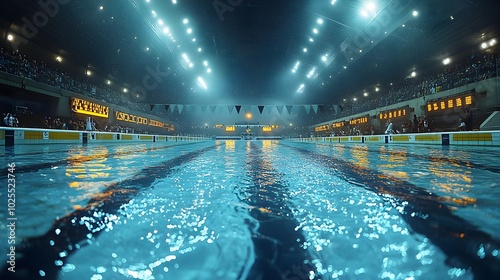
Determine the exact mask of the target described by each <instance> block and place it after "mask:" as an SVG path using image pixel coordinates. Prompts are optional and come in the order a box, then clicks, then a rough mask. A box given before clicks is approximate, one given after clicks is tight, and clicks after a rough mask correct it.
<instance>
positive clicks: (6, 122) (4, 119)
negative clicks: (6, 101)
mask: <svg viewBox="0 0 500 280" xmlns="http://www.w3.org/2000/svg"><path fill="white" fill-rule="evenodd" d="M9 119H10V113H7V114H4V117H3V125H4V126H9Z"/></svg>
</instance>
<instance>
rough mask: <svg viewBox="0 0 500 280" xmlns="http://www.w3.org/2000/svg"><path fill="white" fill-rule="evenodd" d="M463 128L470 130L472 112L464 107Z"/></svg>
mask: <svg viewBox="0 0 500 280" xmlns="http://www.w3.org/2000/svg"><path fill="white" fill-rule="evenodd" d="M464 122H465V130H467V131H471V130H472V113H471V111H470V109H469V108H467V109H465V118H464Z"/></svg>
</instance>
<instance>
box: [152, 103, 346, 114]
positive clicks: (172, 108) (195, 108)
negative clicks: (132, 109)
mask: <svg viewBox="0 0 500 280" xmlns="http://www.w3.org/2000/svg"><path fill="white" fill-rule="evenodd" d="M148 105H149V109H150V111H151V112H153V111H154V110H155V109H158V108H159V107H158V105H163V106H164V107H165V111H166V112H167V113H168V112H170V113H175V112H176V110H177V112H178V113H179V114H181V113H183V112H185V113H197V112H201V113H207V112H211V113H216V112H218V113H224V109H223V108H227V110H228V112H229V114H232V113H233V111H234V109H236V112H237V113H238V114H240V113H241V110H242V109H243V110H244V111H245V112H256V111H257V110H258V112H259V114H261V115H262V114H263V113H264V111H266V112H267V113H268V114H271V113H272V112H273V109H274V108H276V110H277V111H278V114H280V115H282V114H283V113H285V114H292V112H296V113H302V112H304V111H301V110H302V109H301V108H304V110H305V113H306V114H311V110H312V111H313V112H314V114H318V112H319V113H320V114H324V113H339V112H342V111H343V109H344V108H343V106H342V105H340V104H326V105H324V104H303V105H224V106H220V105H200V104H148ZM284 110H286V111H285V112H283V111H284ZM294 110H295V111H294ZM297 110H298V111H297ZM330 111H332V112H330Z"/></svg>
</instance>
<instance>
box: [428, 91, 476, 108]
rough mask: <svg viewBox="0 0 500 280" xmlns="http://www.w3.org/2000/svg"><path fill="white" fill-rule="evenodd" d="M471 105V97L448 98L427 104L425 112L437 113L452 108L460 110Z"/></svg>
mask: <svg viewBox="0 0 500 280" xmlns="http://www.w3.org/2000/svg"><path fill="white" fill-rule="evenodd" d="M470 105H472V95H470V94H469V95H464V96H458V97H450V98H446V99H443V100H435V101H431V102H428V103H427V112H429V113H430V112H438V111H444V110H449V109H454V108H462V107H466V106H470Z"/></svg>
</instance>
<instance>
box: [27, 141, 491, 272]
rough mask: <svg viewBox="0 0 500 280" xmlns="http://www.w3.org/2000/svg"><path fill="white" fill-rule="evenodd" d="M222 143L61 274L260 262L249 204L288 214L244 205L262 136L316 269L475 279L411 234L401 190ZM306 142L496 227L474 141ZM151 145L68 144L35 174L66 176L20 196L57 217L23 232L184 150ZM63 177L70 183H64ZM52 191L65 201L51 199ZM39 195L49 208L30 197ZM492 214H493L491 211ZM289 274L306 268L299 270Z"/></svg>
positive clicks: (125, 209)
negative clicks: (56, 162)
mask: <svg viewBox="0 0 500 280" xmlns="http://www.w3.org/2000/svg"><path fill="white" fill-rule="evenodd" d="M217 143H219V144H221V146H220V147H216V149H214V150H213V152H210V153H209V154H206V155H205V156H203V157H201V158H199V159H197V160H196V161H195V162H190V163H188V164H185V165H183V166H182V167H180V168H176V172H174V173H173V174H172V175H171V176H169V177H167V178H163V179H160V180H157V181H155V182H154V184H153V185H152V186H151V187H150V188H148V189H147V191H144V192H142V193H140V194H139V195H138V196H137V197H136V198H134V199H133V200H131V201H130V202H129V203H127V204H125V205H123V206H122V207H121V209H120V211H119V213H118V214H117V215H113V216H109V218H108V221H109V222H110V224H109V225H108V224H104V225H103V226H104V227H106V231H107V232H106V233H105V234H103V235H100V236H99V238H98V239H96V241H95V242H94V243H92V245H91V246H87V247H85V248H84V249H82V250H81V251H80V252H79V253H77V254H75V255H73V256H72V257H71V258H70V259H69V262H68V263H67V264H65V266H64V268H63V272H62V273H61V276H62V278H63V279H75V277H76V276H75V275H77V276H78V278H81V277H83V278H92V277H104V279H107V278H113V277H117V275H119V276H120V277H132V278H137V279H152V278H153V277H155V279H214V278H221V279H222V278H225V279H237V278H238V275H239V274H240V273H241V272H242V271H247V270H248V266H249V265H251V260H252V258H253V256H252V254H253V250H254V248H253V244H252V242H250V240H251V237H252V233H253V232H254V231H255V228H258V227H259V224H258V223H257V222H256V221H255V219H254V218H253V217H252V216H250V215H249V212H250V211H251V210H255V209H257V210H259V211H260V212H262V213H263V214H268V215H269V217H270V218H279V217H281V216H283V215H286V216H288V213H286V212H284V211H282V209H276V208H273V207H258V206H251V205H249V204H247V203H245V199H248V198H251V197H252V194H251V193H236V192H235V189H236V188H238V187H239V188H241V187H245V186H252V185H253V184H254V182H252V179H251V178H248V174H246V172H245V170H246V168H247V166H246V165H247V164H248V163H249V162H248V157H249V156H250V155H251V153H253V152H254V151H255V147H252V143H254V145H257V147H258V148H259V149H262V155H263V156H262V158H261V159H260V164H261V165H260V167H259V168H260V170H261V171H262V172H261V173H260V174H259V175H258V176H257V178H258V179H257V182H260V183H261V184H260V187H259V188H258V189H257V190H255V192H256V193H257V194H258V196H259V197H260V198H262V199H263V200H264V201H266V202H268V203H270V204H272V203H273V201H272V197H276V196H280V197H281V198H283V200H284V201H285V205H286V206H287V207H289V208H290V209H291V211H292V214H293V217H294V218H295V219H297V221H298V226H297V228H296V230H302V231H304V232H305V233H306V234H307V238H306V240H297V242H299V243H300V245H301V248H302V249H303V250H307V251H309V252H311V255H312V256H313V257H314V260H313V264H314V266H315V267H316V270H317V271H318V272H320V273H321V274H324V275H325V279H336V278H340V279H344V278H352V279H364V278H366V279H373V278H382V279H405V278H407V279H412V278H421V279H429V278H435V277H438V278H440V279H443V278H451V276H450V275H454V276H462V277H461V278H460V279H469V278H470V273H465V271H462V270H460V269H459V268H454V267H448V266H447V265H444V263H445V257H444V255H443V254H442V253H441V252H440V251H439V249H437V248H436V247H435V246H434V245H433V244H432V243H431V242H430V241H429V240H428V239H427V238H425V237H423V236H421V235H415V234H414V233H412V231H411V229H410V228H409V227H408V225H407V224H406V223H405V222H404V221H403V220H402V219H401V211H403V209H402V207H401V205H398V204H397V203H387V201H391V199H394V198H392V197H391V196H390V195H389V194H384V192H383V191H381V192H380V193H373V192H370V191H367V190H366V189H364V188H362V187H360V186H359V185H355V184H353V183H351V182H346V181H345V180H344V179H345V178H342V176H336V175H332V172H331V171H330V170H328V169H326V168H325V167H322V166H321V165H317V164H315V163H313V162H311V160H310V159H308V158H306V157H304V156H302V155H300V154H298V153H296V152H294V151H292V150H290V149H288V148H285V147H282V146H281V145H279V143H278V142H277V141H262V142H250V141H217ZM255 143H257V144H255ZM308 147H309V148H311V149H312V150H314V149H316V151H317V152H319V153H321V154H325V155H328V156H331V157H337V158H342V159H343V160H345V161H348V162H350V163H352V164H354V167H353V168H359V171H360V173H362V172H361V171H362V170H367V169H375V170H377V171H379V172H381V174H380V176H381V177H383V178H397V179H400V180H406V181H408V182H411V183H412V184H415V185H416V186H419V187H424V188H426V189H428V190H429V191H431V192H433V193H437V194H438V195H439V196H440V197H441V199H442V201H443V202H444V203H446V204H448V205H450V206H453V207H455V208H453V209H454V210H455V212H457V213H458V214H459V215H462V216H464V217H468V220H470V221H473V222H478V223H479V224H480V223H482V222H487V223H488V224H487V225H486V227H485V229H486V230H487V231H488V232H490V233H492V234H498V227H499V224H500V223H498V221H499V220H500V217H499V216H498V214H497V216H496V217H495V216H494V215H495V212H496V213H498V212H497V211H496V210H500V209H499V206H498V204H493V205H492V206H491V207H489V208H488V209H484V208H482V206H483V205H484V203H485V201H487V200H486V198H485V197H483V196H482V195H486V193H484V194H483V193H480V192H479V190H480V189H484V187H485V186H489V185H488V184H491V181H488V180H485V179H484V178H485V177H486V178H488V176H486V175H485V174H484V173H485V171H481V170H476V169H474V166H473V164H472V159H473V155H472V154H470V153H468V152H467V151H460V152H455V151H443V150H439V149H428V148H423V149H413V148H408V147H388V146H380V147H377V146H375V147H372V146H365V145H351V146H348V145H340V144H332V145H319V144H318V145H311V146H308ZM148 148H149V146H134V147H120V148H116V149H109V148H105V147H99V148H96V149H95V150H93V149H90V150H85V149H83V150H75V151H72V152H68V156H67V157H66V159H67V161H68V165H67V166H65V168H56V169H51V170H50V171H49V172H52V173H47V172H45V171H46V170H44V172H45V173H44V174H38V173H36V175H37V176H42V175H45V176H47V174H51V176H53V177H54V178H58V180H57V182H54V184H53V185H46V184H45V183H46V181H43V183H38V185H36V182H37V180H40V178H39V177H37V178H35V179H33V181H30V182H33V186H35V187H34V188H26V189H25V190H22V189H21V190H20V191H21V194H20V195H22V196H23V197H24V196H25V197H26V198H27V199H25V201H24V202H21V205H22V204H23V203H25V204H24V205H22V206H23V207H24V208H25V210H21V212H20V213H21V214H20V215H21V216H22V215H24V216H25V217H24V218H25V219H26V220H33V217H32V216H33V215H34V214H35V212H36V213H38V212H39V211H40V209H52V210H51V211H52V214H53V215H52V214H51V215H48V216H47V217H45V218H43V217H42V218H40V219H39V221H37V222H35V223H34V224H33V228H31V229H29V230H23V229H21V230H20V231H19V234H20V235H34V234H40V233H43V231H44V229H45V225H46V224H50V222H52V220H53V219H54V215H57V216H64V215H65V214H67V213H68V212H70V211H71V210H72V208H73V207H74V208H77V209H80V208H81V207H84V206H85V205H86V203H87V202H88V200H89V199H90V198H91V197H96V193H97V195H98V196H101V198H107V197H109V195H110V193H108V192H106V191H104V190H105V188H106V186H108V185H110V184H112V183H114V182H117V181H119V180H123V179H124V178H127V177H130V176H131V175H133V174H135V173H137V172H138V171H139V170H141V169H142V168H143V167H145V166H150V165H154V164H155V163H158V162H162V161H164V160H166V159H168V158H171V157H174V156H176V155H179V154H181V153H182V151H183V150H182V149H181V148H176V149H153V150H148ZM157 148H158V147H157ZM190 149H192V148H186V149H185V150H186V151H188V150H190ZM136 151H139V152H137V153H136ZM28 175H31V176H32V175H33V174H25V175H24V174H23V175H20V181H21V182H23V183H22V184H23V185H25V184H28V183H27V180H31V179H30V178H28ZM154 175H159V177H161V174H154ZM277 178H281V179H280V180H283V181H282V182H281V183H282V184H284V185H285V186H286V188H287V191H286V193H282V191H283V190H281V189H278V188H274V187H273V185H274V184H275V183H277V181H276V180H277ZM490 178H491V177H490ZM61 182H64V184H67V186H68V187H67V188H62V189H61ZM64 184H63V185H64ZM30 186H31V185H30ZM37 187H38V189H37ZM48 190H50V192H51V193H57V194H58V195H59V196H58V197H59V198H60V199H58V200H57V201H54V200H52V201H50V198H49V196H48V195H47V192H48ZM28 192H30V195H28ZM273 194H274V195H273ZM29 199H32V200H29ZM35 203H39V204H37V205H39V206H37V207H32V206H30V205H35ZM492 203H494V202H492ZM27 209H29V210H27ZM471 209H473V211H470V210H471ZM22 211H26V212H25V213H22ZM484 212H486V213H488V215H487V216H486V217H485V218H482V217H483V216H484V215H481V214H483V213H484ZM490 212H492V213H490ZM105 214H106V213H96V215H105ZM492 217H493V219H492ZM487 219H490V221H486V220H487ZM291 270H292V271H293V268H291ZM450 273H451V274H450ZM96 275H98V276H96ZM289 276H290V277H297V275H296V274H293V273H292V274H290V275H289ZM243 278H244V277H243ZM94 279H98V278H94Z"/></svg>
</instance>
